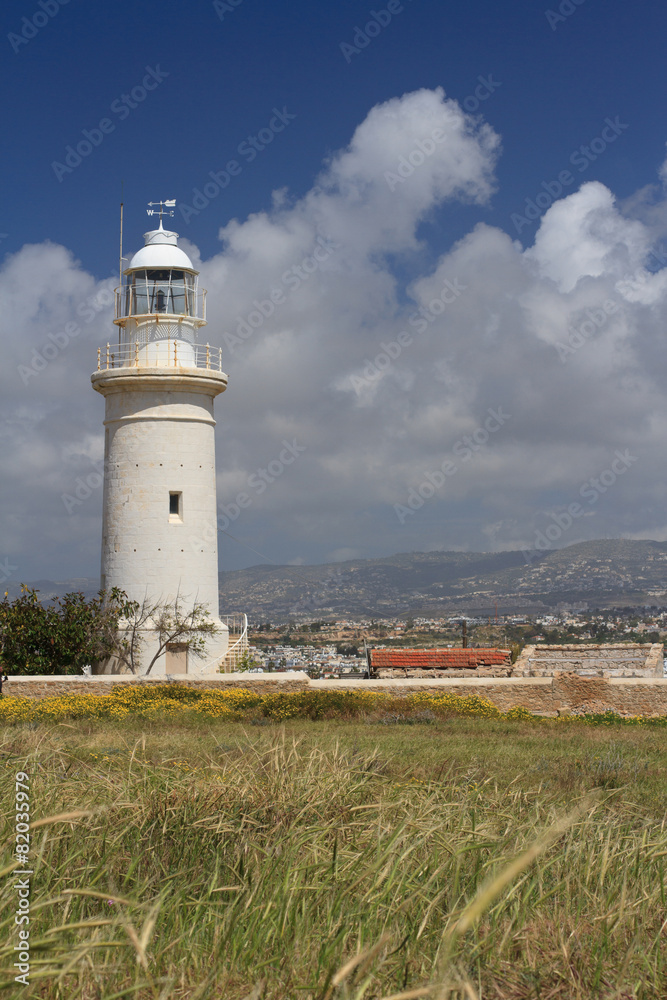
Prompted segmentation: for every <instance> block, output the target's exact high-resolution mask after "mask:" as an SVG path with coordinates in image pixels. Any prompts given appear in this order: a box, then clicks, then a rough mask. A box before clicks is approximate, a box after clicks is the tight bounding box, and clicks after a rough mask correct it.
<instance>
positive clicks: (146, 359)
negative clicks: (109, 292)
mask: <svg viewBox="0 0 667 1000" xmlns="http://www.w3.org/2000/svg"><path fill="white" fill-rule="evenodd" d="M198 274H199V272H198V271H196V270H195V268H194V267H193V266H192V261H191V260H190V258H189V257H188V255H187V254H186V253H185V251H183V250H181V248H180V247H179V246H178V234H177V233H172V232H169V231H168V230H166V229H164V228H163V227H162V217H160V225H159V228H158V229H154V230H152V231H151V232H149V233H145V234H144V246H143V247H142V248H141V250H139V251H138V252H137V253H135V254H134V256H133V257H132V259H131V260H130V264H129V267H127V268H126V269H125V271H123V277H124V280H123V284H122V285H121V286H120V287H119V288H117V289H116V310H115V318H114V323H115V324H116V326H118V327H119V331H118V334H119V343H118V354H119V356H120V357H121V358H125V356H127V361H126V363H128V364H132V363H133V358H135V359H136V363H138V364H154V365H158V366H161V365H165V364H166V365H173V364H177V365H188V364H191V363H193V360H194V357H195V354H196V344H197V330H198V328H199V327H200V326H204V325H205V324H206V292H205V291H204V289H200V288H199V287H198ZM174 359H175V360H174Z"/></svg>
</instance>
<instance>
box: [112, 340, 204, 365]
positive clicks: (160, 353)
mask: <svg viewBox="0 0 667 1000" xmlns="http://www.w3.org/2000/svg"><path fill="white" fill-rule="evenodd" d="M112 368H205V369H209V370H212V371H218V372H220V371H222V349H221V348H220V347H211V345H210V344H190V343H188V342H187V341H185V340H172V339H171V338H167V339H165V340H150V341H148V342H147V343H140V342H139V341H134V342H131V343H125V344H113V345H112V344H107V345H106V347H98V348H97V370H98V372H100V371H107V370H109V369H112Z"/></svg>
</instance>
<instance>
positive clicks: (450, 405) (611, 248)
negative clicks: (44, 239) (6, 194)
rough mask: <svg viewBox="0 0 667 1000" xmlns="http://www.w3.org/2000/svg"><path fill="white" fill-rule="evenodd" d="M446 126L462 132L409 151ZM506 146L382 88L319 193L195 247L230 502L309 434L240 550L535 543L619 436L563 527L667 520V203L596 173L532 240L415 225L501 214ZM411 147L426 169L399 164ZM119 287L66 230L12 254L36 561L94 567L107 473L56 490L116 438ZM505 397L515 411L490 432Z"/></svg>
mask: <svg viewBox="0 0 667 1000" xmlns="http://www.w3.org/2000/svg"><path fill="white" fill-rule="evenodd" d="M436 130H441V132H442V133H443V134H444V135H445V137H446V138H445V140H444V141H442V142H438V143H435V142H434V140H432V141H433V142H434V150H433V152H432V153H424V154H423V160H422V161H420V157H419V156H418V155H417V156H412V161H411V160H410V155H411V153H413V152H414V151H415V150H420V148H421V147H423V148H425V149H427V150H429V149H430V146H429V145H428V142H427V140H429V138H430V137H432V136H433V133H434V132H435V131H436ZM437 134H438V135H439V134H440V133H437ZM420 144H421V147H420ZM498 154H499V138H498V136H497V135H496V134H495V133H494V132H493V130H492V129H491V128H490V127H489V126H488V125H484V124H481V123H480V122H479V121H478V120H477V119H473V118H471V117H470V116H466V115H465V114H464V113H463V112H462V111H461V109H460V108H459V107H458V105H457V104H456V102H454V101H449V100H447V99H446V98H445V97H444V94H443V93H442V91H440V90H435V91H426V90H422V91H418V92H417V93H414V94H408V95H405V96H404V97H402V98H396V99H394V100H391V101H388V102H386V103H385V104H383V105H380V106H378V107H376V108H373V109H372V110H371V111H370V113H369V114H368V116H367V118H366V119H365V121H364V122H363V123H362V124H361V125H360V126H359V127H358V128H357V130H356V131H355V133H354V135H353V137H352V139H351V142H350V145H349V147H348V148H347V149H345V150H343V151H341V152H340V153H337V154H335V155H334V156H332V157H331V158H330V160H329V162H328V163H327V164H326V166H325V168H324V169H323V171H322V173H321V175H320V176H319V178H317V181H316V184H315V185H314V187H313V189H312V190H311V191H310V192H309V193H308V194H307V195H306V196H305V197H304V198H302V199H300V200H296V201H295V200H294V199H292V198H291V197H290V195H289V192H284V191H283V192H280V193H279V196H277V197H276V198H275V199H274V202H273V206H272V208H271V209H270V210H269V211H266V212H258V213H256V214H254V215H251V216H250V217H249V218H248V219H246V220H233V221H231V222H228V223H227V224H226V225H224V226H223V227H222V228H221V230H220V236H221V240H222V249H221V251H220V253H218V254H217V255H215V256H214V257H213V258H211V259H209V260H206V261H204V262H202V264H201V269H202V284H203V285H204V287H206V288H208V290H209V301H208V315H209V320H210V323H211V325H210V326H209V328H208V329H207V330H206V332H205V336H206V337H207V338H208V339H210V340H211V341H212V342H214V343H216V342H221V343H222V344H223V348H224V349H225V368H226V370H227V371H228V374H229V378H230V381H229V388H228V390H227V392H226V393H225V394H224V395H223V396H221V397H219V398H218V400H217V401H216V418H217V421H218V431H217V440H218V470H219V475H218V484H219V499H220V501H221V502H223V503H228V502H230V501H231V500H233V498H234V496H235V495H236V493H237V492H239V491H240V490H243V489H244V487H245V485H246V483H247V479H248V476H250V475H252V473H253V472H254V471H256V470H257V469H258V468H262V467H265V466H266V465H267V463H268V462H270V461H271V460H272V459H274V458H276V456H277V454H278V453H279V451H280V449H281V441H282V440H283V439H284V438H286V439H289V440H291V439H293V438H296V439H297V441H298V442H299V444H300V445H304V446H305V448H306V450H305V452H304V453H303V454H302V455H300V457H299V459H298V461H295V462H294V463H293V464H292V465H291V466H289V467H288V468H286V469H285V471H284V473H283V474H282V475H281V476H279V477H278V478H277V479H276V481H275V482H274V483H273V484H271V486H270V488H269V489H267V490H266V491H265V492H264V493H263V494H262V495H261V496H253V502H252V505H251V507H250V508H248V509H247V510H244V511H243V514H242V515H241V516H240V517H239V518H238V520H237V521H235V522H234V523H233V525H231V526H230V528H229V531H230V532H231V533H232V534H233V535H234V536H236V537H238V538H240V539H241V541H244V542H245V543H247V545H248V546H250V547H251V548H252V549H253V550H254V552H253V553H251V552H248V553H247V559H246V558H244V557H243V552H244V550H243V549H242V548H239V547H238V545H237V543H236V542H232V541H231V540H229V539H227V537H226V536H223V537H222V546H221V547H222V552H223V560H224V559H225V558H226V559H227V560H228V561H227V566H229V564H230V562H229V560H235V561H236V564H239V563H240V562H243V563H244V564H248V563H249V562H258V561H260V559H261V558H262V556H263V555H266V556H267V557H268V558H269V559H272V560H275V561H278V562H286V563H287V562H293V563H295V564H298V563H299V562H300V561H302V560H303V559H306V560H307V561H321V560H324V559H328V558H335V559H344V558H349V557H350V556H351V554H355V555H359V556H363V555H376V554H388V553H391V552H395V551H406V550H410V549H426V550H428V549H434V548H452V549H454V548H456V549H458V548H465V547H470V548H484V547H488V546H489V545H492V546H493V547H495V548H497V549H503V548H507V547H512V546H513V545H518V544H530V539H531V533H532V532H534V530H535V526H538V527H539V526H540V524H541V520H540V519H541V518H543V517H544V514H543V512H544V511H547V510H552V509H558V507H559V505H565V506H567V504H569V503H571V502H575V501H577V500H580V499H581V497H580V495H579V491H580V488H581V486H582V484H585V482H586V481H587V480H588V479H589V478H590V477H591V476H595V475H597V474H599V473H600V472H602V471H603V470H604V469H605V468H607V467H608V464H609V462H610V461H611V460H612V458H613V455H614V452H615V450H616V449H630V450H631V451H632V450H634V452H636V453H637V455H638V460H637V462H636V463H635V464H633V466H632V467H631V469H629V470H628V473H627V475H626V476H624V477H619V478H618V482H617V483H615V484H614V486H613V488H611V487H610V488H609V490H608V492H606V493H605V494H604V495H602V494H601V495H600V498H599V502H597V503H596V505H595V506H594V507H593V508H592V509H591V510H589V511H587V513H591V514H594V515H595V516H594V517H593V516H591V517H586V518H584V517H582V518H581V520H580V521H578V522H577V525H576V526H575V529H573V531H572V533H571V536H570V535H568V536H567V537H565V538H564V539H563V542H566V541H575V540H576V539H577V537H581V536H585V537H592V536H594V535H614V534H620V533H624V534H630V533H633V534H635V535H638V536H639V535H641V534H642V533H643V532H644V531H652V532H658V531H664V530H665V524H666V521H667V519H666V518H665V516H664V513H663V511H664V502H663V501H664V496H663V493H664V490H663V488H662V487H661V486H660V472H659V470H660V469H661V468H662V465H663V457H662V456H663V450H664V427H665V426H667V407H666V406H665V398H664V393H663V389H662V385H663V383H664V379H665V374H666V366H665V355H664V350H665V348H664V343H665V340H664V329H665V315H664V313H665V295H666V294H667V285H666V282H667V279H666V278H665V276H664V275H663V274H655V275H652V274H650V273H649V272H647V271H646V270H645V265H646V255H647V251H648V249H649V247H650V245H651V241H652V240H655V239H656V238H658V237H660V236H661V230H660V221H659V220H660V219H661V218H662V217H664V218H665V219H667V212H665V211H664V206H663V210H662V211H661V209H660V205H659V204H658V205H656V210H655V212H654V213H653V215H652V216H651V220H650V221H647V219H646V218H639V217H634V216H633V215H632V212H631V210H630V208H629V206H628V204H625V205H624V206H623V208H622V209H621V208H619V206H618V205H617V204H616V202H615V200H614V196H613V194H612V192H610V191H609V190H608V189H607V188H605V187H604V186H603V185H602V184H600V183H597V182H593V183H589V184H586V185H584V186H583V187H582V188H581V189H580V190H579V191H577V192H574V193H573V194H571V195H570V196H569V197H567V198H564V199H562V200H561V201H559V202H556V203H555V204H554V205H552V206H551V208H550V209H549V210H548V211H547V213H546V214H545V216H544V218H543V220H542V223H541V225H540V228H539V230H538V232H537V235H536V238H535V243H534V246H533V247H531V248H528V249H527V250H523V248H522V247H521V246H520V245H519V244H518V243H517V242H516V241H513V240H512V239H511V238H510V236H508V235H507V234H506V233H505V232H503V231H502V230H500V229H499V228H497V227H493V226H490V225H488V224H486V223H484V222H480V223H479V224H478V225H477V226H476V227H475V228H474V229H472V231H471V232H470V233H468V234H467V235H466V236H465V237H464V238H463V239H461V240H460V241H459V242H458V243H456V244H455V245H454V246H452V247H451V248H450V249H449V250H448V251H447V252H446V253H444V254H442V255H441V256H440V257H437V258H436V257H435V256H434V255H433V254H432V253H430V252H429V247H428V241H427V238H426V236H423V235H422V233H424V232H427V230H420V226H421V225H422V223H423V222H424V221H425V220H427V219H428V217H429V215H430V214H431V213H432V212H433V211H434V210H435V209H436V208H438V207H439V206H441V205H443V204H446V203H447V202H448V201H449V200H463V201H466V202H473V203H477V204H479V205H480V206H481V207H480V218H483V212H484V205H485V204H486V203H487V202H488V200H489V198H490V197H491V195H492V193H493V190H494V175H493V171H494V166H495V163H496V159H497V156H498ZM402 159H403V160H404V161H405V162H407V163H408V164H409V165H410V166H413V170H412V172H410V171H409V170H408V169H405V170H404V171H403V173H404V174H405V175H406V176H405V177H403V178H402V181H401V182H399V183H395V182H394V181H393V180H392V181H391V183H390V182H389V181H388V180H387V176H386V175H387V174H388V173H390V174H394V175H396V174H397V171H398V167H399V165H400V164H401V162H402ZM414 164H417V165H414ZM392 186H393V190H392ZM216 210H219V209H218V208H217V206H212V207H211V208H210V209H209V211H216ZM639 214H641V213H639V211H638V215H639ZM138 232H139V226H137V233H138ZM418 233H419V234H420V238H421V240H422V243H421V244H420V243H419V239H418V235H417V234H418ZM129 242H130V241H129V240H128V246H129ZM130 249H131V248H130ZM187 249H188V252H191V253H192V254H194V255H195V257H197V256H198V251H197V249H196V247H193V245H191V244H187ZM109 253H110V255H111V254H112V248H111V247H110V248H109ZM415 254H418V255H419V260H420V261H426V262H427V263H426V264H425V266H424V271H423V273H422V275H421V276H420V277H419V278H417V279H415V280H413V281H411V282H409V283H408V284H407V285H406V283H405V279H404V278H403V276H402V275H403V269H402V266H401V262H405V261H406V260H407V261H410V260H414V259H417V258H416V257H413V256H411V255H415ZM397 261H398V263H397ZM109 285H110V282H105V283H96V282H95V281H94V279H93V278H92V277H91V276H90V275H88V274H87V273H86V272H85V271H84V270H83V269H82V267H81V266H80V265H79V264H78V262H76V261H75V260H74V259H73V257H72V256H71V254H69V253H68V251H66V250H65V249H64V248H63V247H59V246H56V245H53V244H43V245H40V246H37V247H35V246H27V247H24V248H23V250H21V251H20V252H19V253H18V254H16V255H14V257H12V258H9V260H8V261H7V262H6V264H5V266H4V268H3V269H2V272H0V306H1V307H2V309H3V316H5V317H6V318H7V322H6V324H5V325H4V333H3V348H4V358H5V366H4V368H3V374H2V379H3V393H2V397H1V398H0V409H1V413H2V425H1V429H0V441H1V443H2V449H3V470H4V473H5V474H4V477H3V485H2V487H1V489H2V499H3V511H4V513H3V515H2V521H1V522H0V526H1V528H2V541H1V542H0V559H2V558H3V557H4V556H5V554H7V555H9V556H11V557H12V561H13V563H14V564H19V565H20V567H21V568H20V570H19V571H17V574H16V575H17V577H19V578H24V579H25V578H33V579H34V578H35V577H37V576H50V577H58V576H60V577H62V576H67V575H74V574H76V573H84V572H85V573H90V574H93V573H95V572H96V570H97V565H98V559H99V544H100V537H99V536H100V510H101V490H97V491H93V492H92V494H91V496H90V497H89V498H88V499H87V500H86V501H85V502H84V503H82V504H81V506H80V507H77V509H76V511H75V513H74V514H73V515H72V516H68V515H67V513H66V511H65V509H64V506H63V504H62V501H61V494H62V493H64V492H70V493H71V492H72V491H73V484H74V483H75V481H76V478H77V477H79V476H83V477H84V478H85V476H86V475H88V474H90V473H91V472H92V471H93V469H94V465H93V463H94V461H95V458H96V457H99V454H101V442H102V414H103V404H102V400H101V398H100V397H98V396H96V394H95V393H94V392H93V391H92V390H91V388H90V383H89V375H90V372H91V371H92V369H93V368H94V367H95V357H96V354H95V352H96V348H97V346H98V345H101V344H104V343H106V341H107V339H111V337H112V335H113V327H112V326H111V323H110V318H111V317H110V312H109V309H108V308H106V307H104V308H100V309H99V310H98V311H97V312H95V311H94V310H93V318H92V319H88V320H85V319H84V318H83V315H82V313H81V312H80V311H79V312H77V310H81V308H82V304H83V307H84V308H85V304H86V303H88V304H90V302H91V301H93V302H95V301H96V300H95V298H94V297H95V296H96V295H97V294H98V293H99V292H100V291H102V292H103V293H105V292H108V287H109ZM272 289H273V290H277V289H278V290H280V291H281V292H282V295H283V300H282V302H280V303H279V304H278V305H275V308H273V309H271V300H270V293H271V290H272ZM438 302H439V303H440V305H438ZM605 303H612V304H613V306H614V308H613V310H611V311H608V312H607V311H605V309H604V304H605ZM420 310H421V312H420ZM601 310H602V312H601ZM601 316H602V319H600V317H601ZM596 318H597V321H596ZM68 322H75V323H77V324H78V327H79V333H78V334H77V335H76V336H74V337H71V338H70V342H69V343H68V345H67V346H66V347H64V348H62V349H60V350H59V351H57V352H56V356H55V358H54V359H53V360H51V361H49V362H48V364H46V366H45V367H44V370H43V371H40V372H39V373H38V374H36V375H35V376H34V377H33V376H30V377H29V378H28V380H27V382H26V381H25V380H24V379H22V378H21V376H20V373H19V366H20V365H24V366H25V365H29V364H30V363H31V358H34V354H33V353H32V350H33V348H34V349H35V350H36V351H39V352H42V351H43V348H44V346H45V345H47V344H49V343H51V342H52V341H50V340H49V337H48V335H49V333H57V332H58V331H60V330H63V329H64V328H65V325H66V324H67V323H68ZM401 335H403V339H402V340H401ZM573 344H574V345H576V346H573ZM396 345H399V347H400V350H399V351H398V354H397V351H396ZM563 345H565V347H563ZM384 355H386V356H387V359H388V362H389V363H388V364H385V363H384V361H383V360H382V358H383V356H384ZM389 355H395V356H394V357H393V358H390V357H389ZM396 355H397V356H396ZM364 372H367V375H364ZM499 407H500V408H502V412H503V413H506V414H508V415H509V417H508V419H506V420H504V421H503V422H502V425H501V426H500V427H499V429H497V430H495V431H493V432H492V433H490V434H488V440H486V441H484V443H483V444H478V442H479V441H480V440H481V439H483V438H484V433H485V431H484V428H485V421H486V420H487V419H488V416H489V411H490V410H494V411H497V410H498V408H499ZM475 434H476V435H477V439H476V440H475V438H474V435H475ZM467 438H468V439H470V442H471V443H470V444H469V445H466V443H465V442H466V439H467ZM472 445H475V447H474V448H473V447H472ZM466 449H468V450H469V451H470V456H471V457H470V458H463V457H462V455H463V454H465V451H466ZM457 450H458V451H457ZM634 452H633V453H634ZM446 459H449V460H450V461H452V462H453V463H454V464H456V466H457V471H456V473H455V474H453V475H451V476H448V477H447V479H446V482H445V485H444V486H443V487H442V489H440V490H439V491H438V494H437V496H436V497H434V498H433V499H431V500H429V501H428V502H427V503H425V504H424V506H423V507H422V508H421V509H420V510H418V511H416V512H415V514H414V515H412V516H408V517H406V519H405V523H404V524H403V525H401V524H399V521H398V519H397V518H396V516H395V514H394V510H393V504H395V503H400V504H405V503H406V499H407V496H408V492H409V490H410V488H411V487H412V488H417V487H418V486H419V484H420V483H422V482H423V481H424V477H425V476H426V475H427V474H429V473H431V472H432V471H433V470H437V469H438V468H439V467H440V466H441V464H442V462H443V461H444V460H446ZM576 532H579V533H580V534H579V535H577V534H576ZM3 546H4V548H3ZM257 553H261V555H259V556H258V555H257ZM223 565H224V562H223Z"/></svg>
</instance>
